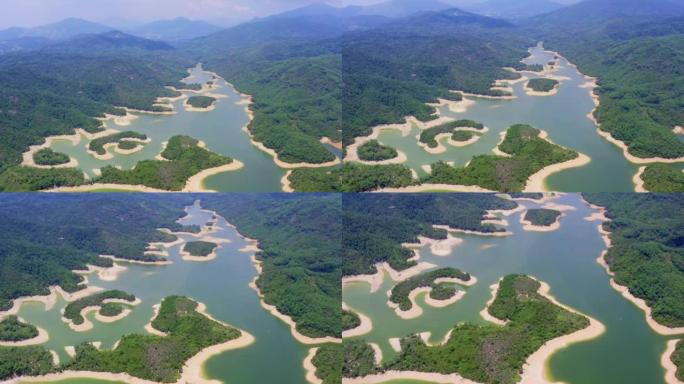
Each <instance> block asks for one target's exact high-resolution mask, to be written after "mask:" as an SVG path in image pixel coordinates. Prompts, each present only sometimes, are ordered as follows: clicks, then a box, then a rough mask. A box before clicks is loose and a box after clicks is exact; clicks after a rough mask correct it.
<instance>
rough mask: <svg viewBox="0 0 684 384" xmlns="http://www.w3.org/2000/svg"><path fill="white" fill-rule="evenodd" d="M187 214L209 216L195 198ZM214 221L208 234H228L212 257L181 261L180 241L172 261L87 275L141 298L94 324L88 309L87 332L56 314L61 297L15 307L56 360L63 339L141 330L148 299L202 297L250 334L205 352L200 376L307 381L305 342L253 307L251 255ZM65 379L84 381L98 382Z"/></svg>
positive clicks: (197, 219) (199, 219)
mask: <svg viewBox="0 0 684 384" xmlns="http://www.w3.org/2000/svg"><path fill="white" fill-rule="evenodd" d="M189 213H190V214H191V217H190V218H189V219H188V220H184V221H183V223H185V224H197V225H204V224H205V223H206V222H207V221H209V219H210V218H211V214H210V213H209V212H207V211H203V210H201V208H200V207H199V206H197V205H196V206H193V207H192V208H190V210H189ZM219 225H220V228H221V230H220V231H219V232H215V233H212V234H211V236H213V237H221V238H225V239H229V240H230V241H231V243H229V244H225V245H224V246H223V247H222V248H220V249H219V250H218V257H217V258H216V259H215V260H212V261H207V262H188V261H183V260H181V258H180V256H179V251H180V248H181V245H177V246H175V247H173V248H171V249H170V260H172V261H173V264H171V265H167V266H146V265H137V264H122V265H126V267H127V268H128V270H127V271H125V272H123V273H122V274H121V275H120V276H119V278H118V280H116V281H113V282H107V281H102V280H100V279H98V278H97V276H96V275H90V277H89V280H90V284H91V285H95V286H98V287H102V288H105V289H121V290H124V291H126V292H129V293H132V294H134V295H135V296H136V297H138V298H140V299H141V300H142V303H141V304H140V305H138V306H137V307H134V310H133V312H132V313H131V314H130V315H129V316H127V317H126V318H124V319H122V320H120V321H117V322H114V323H109V324H105V323H100V322H98V321H97V320H95V319H94V314H92V313H91V314H90V316H89V319H90V321H91V322H93V324H94V325H95V327H94V328H93V329H92V330H90V331H87V332H74V331H72V330H71V329H70V328H69V327H68V325H67V324H66V323H64V322H63V321H62V320H61V319H60V317H61V316H60V310H61V309H62V308H63V307H64V306H65V305H66V302H64V301H63V300H60V301H58V302H57V304H56V305H55V306H54V308H53V309H52V310H50V311H47V312H46V311H45V310H44V306H43V305H42V304H39V303H27V304H25V305H23V306H22V307H21V310H20V312H19V315H20V316H21V317H23V318H25V319H26V320H27V321H29V322H30V323H32V324H35V325H37V326H39V327H42V328H44V329H46V330H47V331H48V332H49V334H50V340H49V341H48V342H47V343H45V344H44V346H45V347H46V348H48V349H51V350H55V351H57V352H58V353H59V355H60V358H61V360H62V361H67V360H68V359H69V357H68V355H67V354H66V352H65V350H64V347H65V346H69V345H78V344H80V343H81V342H87V341H100V342H102V348H112V346H113V345H114V343H115V342H116V341H117V340H118V339H120V338H121V336H123V335H126V334H130V333H145V331H144V326H145V324H147V323H148V322H149V321H150V319H151V318H152V315H153V308H152V306H153V305H154V304H158V303H160V302H161V300H162V299H163V298H164V297H167V296H170V295H185V296H188V297H191V298H193V299H194V300H197V301H200V302H203V303H205V304H206V305H207V309H208V312H209V313H210V314H211V315H212V316H214V317H215V318H217V319H219V320H222V321H225V322H226V323H228V324H230V325H232V326H235V327H237V328H239V329H242V330H245V331H247V332H249V333H250V334H252V335H253V336H254V337H255V339H256V341H255V343H254V344H252V345H250V346H248V347H246V348H242V349H237V350H232V351H227V352H225V353H223V354H220V355H217V356H215V357H213V358H211V359H210V360H209V361H208V362H207V363H206V364H205V367H204V368H205V375H206V376H207V378H211V379H217V380H221V381H223V382H225V383H276V382H277V383H292V384H302V383H306V380H305V378H304V375H305V372H304V369H303V368H302V361H303V360H304V358H305V356H306V354H307V352H308V347H307V346H305V345H302V344H300V343H298V342H297V341H296V340H295V339H294V338H293V337H292V335H291V333H290V328H289V327H288V326H286V325H285V324H284V323H283V322H281V321H280V320H278V319H277V318H275V317H274V316H272V315H271V314H270V313H268V312H267V311H266V310H264V309H263V308H262V307H261V306H260V304H259V299H258V297H257V294H256V292H255V291H254V290H252V289H251V288H249V287H248V284H249V283H250V282H251V281H252V279H254V277H255V276H256V270H255V268H254V266H253V265H252V262H251V260H250V254H249V253H245V252H240V251H239V249H240V248H242V247H244V246H245V245H247V242H246V241H245V240H243V239H242V238H241V237H239V236H238V235H237V233H236V231H235V230H234V229H232V228H229V227H227V225H226V222H225V221H224V220H221V221H220V223H219ZM181 237H183V238H186V239H191V238H190V237H187V236H181ZM264 362H268V369H263V364H264ZM64 382H68V383H70V384H74V383H79V384H82V383H88V384H89V383H96V382H97V383H100V382H101V381H92V380H86V381H81V380H64Z"/></svg>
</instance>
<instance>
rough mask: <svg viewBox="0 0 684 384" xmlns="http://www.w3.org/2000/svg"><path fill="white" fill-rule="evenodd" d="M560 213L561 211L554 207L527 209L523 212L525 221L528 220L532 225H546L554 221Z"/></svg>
mask: <svg viewBox="0 0 684 384" xmlns="http://www.w3.org/2000/svg"><path fill="white" fill-rule="evenodd" d="M560 215H561V213H560V212H559V211H556V210H555V209H546V208H538V209H528V210H527V212H525V221H529V222H530V223H532V225H538V226H543V227H548V226H550V225H551V224H553V223H555V222H556V220H558V217H559V216H560Z"/></svg>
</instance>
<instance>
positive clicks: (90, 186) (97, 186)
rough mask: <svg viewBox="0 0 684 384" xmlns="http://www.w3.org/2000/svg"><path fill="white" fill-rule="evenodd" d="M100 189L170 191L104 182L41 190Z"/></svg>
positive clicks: (91, 190) (74, 190) (76, 190)
mask: <svg viewBox="0 0 684 384" xmlns="http://www.w3.org/2000/svg"><path fill="white" fill-rule="evenodd" d="M101 189H114V190H122V191H127V192H146V193H169V192H172V191H167V190H165V189H156V188H150V187H147V186H144V185H140V184H138V185H130V184H105V183H95V184H84V185H79V186H76V187H58V188H52V189H46V190H43V191H41V192H93V191H97V190H101Z"/></svg>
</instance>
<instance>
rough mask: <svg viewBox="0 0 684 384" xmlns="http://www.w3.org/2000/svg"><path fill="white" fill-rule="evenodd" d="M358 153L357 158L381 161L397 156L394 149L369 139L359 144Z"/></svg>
mask: <svg viewBox="0 0 684 384" xmlns="http://www.w3.org/2000/svg"><path fill="white" fill-rule="evenodd" d="M358 154H359V159H361V160H364V161H383V160H389V159H394V158H395V157H397V156H399V153H398V152H397V150H396V149H394V148H392V147H387V146H385V145H382V144H380V143H379V142H378V141H377V140H371V141H369V142H367V143H365V144H363V145H362V146H360V147H359V149H358Z"/></svg>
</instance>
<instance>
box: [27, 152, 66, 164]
mask: <svg viewBox="0 0 684 384" xmlns="http://www.w3.org/2000/svg"><path fill="white" fill-rule="evenodd" d="M70 160H71V159H69V156H68V155H66V154H64V153H60V152H55V151H53V150H52V149H50V148H43V149H40V150H39V151H37V152H36V153H34V154H33V162H35V163H36V164H38V165H44V166H55V165H62V164H68V163H69V161H70Z"/></svg>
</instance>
